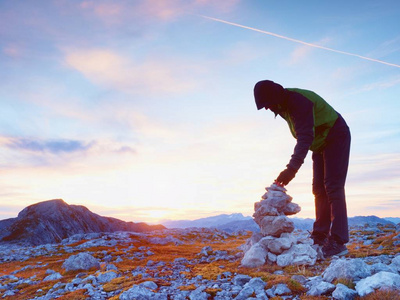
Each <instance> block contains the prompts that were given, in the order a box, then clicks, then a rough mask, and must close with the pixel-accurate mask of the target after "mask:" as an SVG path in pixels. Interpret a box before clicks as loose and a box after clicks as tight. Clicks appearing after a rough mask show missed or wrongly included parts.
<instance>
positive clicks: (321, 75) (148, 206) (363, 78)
mask: <svg viewBox="0 0 400 300" xmlns="http://www.w3.org/2000/svg"><path fill="white" fill-rule="evenodd" d="M343 7H346V9H343ZM399 11H400V3H399V2H398V1H385V2H382V3H381V2H376V1H352V2H351V3H349V2H348V1H347V2H344V1H335V2H329V3H325V2H321V3H313V4H304V3H295V1H292V2H287V3H280V2H272V3H271V2H270V1H267V2H264V1H253V2H248V1H240V0H227V1H208V0H206V1H194V0H193V1H183V0H168V1H156V0H154V1H153V0H140V1H111V0H110V1H108V0H104V1H90V0H89V1H44V2H40V3H34V2H16V1H12V0H5V1H1V3H0V63H1V68H0V78H1V80H0V85H1V87H0V111H1V118H0V219H6V218H11V217H16V216H17V214H18V212H19V211H21V210H22V209H23V208H24V207H26V206H28V205H31V204H34V203H36V202H40V201H45V200H49V199H56V198H61V199H63V200H64V201H65V202H67V203H68V204H76V205H84V206H86V207H88V208H89V209H90V210H92V211H93V212H95V213H97V214H100V215H105V216H110V217H116V218H120V219H123V220H125V221H134V222H140V221H144V222H152V223H154V222H161V221H162V220H165V219H175V220H178V219H196V218H202V217H207V216H212V215H216V214H222V213H227V214H230V213H242V214H243V215H245V216H248V215H252V213H253V210H254V207H253V204H254V202H256V201H259V199H260V197H261V195H262V194H263V193H264V187H265V186H269V185H270V184H271V183H272V182H273V180H274V179H275V178H276V177H277V176H278V174H279V172H281V171H282V170H283V169H284V168H285V166H286V164H287V163H288V162H289V159H290V156H291V154H292V151H293V147H294V145H295V140H294V139H293V138H292V137H291V134H290V132H289V130H288V128H287V125H286V123H285V122H284V121H283V120H282V119H281V118H279V117H278V118H276V119H275V118H274V115H273V114H272V113H271V112H270V111H265V110H262V111H257V109H256V106H255V103H254V98H253V87H254V84H255V83H256V82H257V81H259V80H263V79H270V80H274V81H276V82H278V83H280V84H282V85H283V86H285V87H298V88H304V89H310V90H313V91H315V92H316V93H318V94H320V95H321V96H322V97H324V98H325V99H326V100H327V101H328V102H329V103H330V104H331V105H332V106H333V107H334V108H335V109H336V110H337V111H339V112H340V113H341V114H342V115H343V116H344V118H345V119H346V121H347V123H348V124H349V127H350V130H351V134H352V148H351V157H350V167H349V174H348V180H347V185H346V192H347V202H348V213H349V216H356V215H376V216H379V217H399V216H400V189H399V186H400V118H399V117H398V111H399V110H400V101H399V95H400V69H399V67H400V51H399V50H400V35H399V32H398V28H400V21H399V20H400V18H399V15H398V12H399ZM300 16H301V18H300ZM311 169H312V165H311V153H309V154H308V156H307V158H306V162H305V164H304V165H303V167H302V168H301V169H300V171H299V172H298V174H297V175H296V177H295V179H294V180H293V181H292V182H291V183H290V184H289V185H288V186H287V189H288V193H289V194H290V195H291V196H292V197H293V199H294V200H293V201H294V202H296V203H298V204H299V205H300V206H301V207H302V212H301V213H299V214H298V215H297V216H298V217H304V218H305V217H314V204H313V195H312V192H311V191H312V187H311V182H312V171H311Z"/></svg>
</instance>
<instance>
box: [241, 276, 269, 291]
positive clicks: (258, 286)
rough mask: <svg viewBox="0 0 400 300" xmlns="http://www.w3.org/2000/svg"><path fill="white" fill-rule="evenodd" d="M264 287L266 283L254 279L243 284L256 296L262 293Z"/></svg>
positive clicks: (257, 278) (256, 278)
mask: <svg viewBox="0 0 400 300" xmlns="http://www.w3.org/2000/svg"><path fill="white" fill-rule="evenodd" d="M265 285H266V283H265V282H264V281H263V280H262V279H261V278H259V277H255V278H252V279H250V281H249V282H248V283H246V284H245V287H246V286H250V287H251V288H252V289H253V290H254V293H256V295H257V294H261V293H262V292H264V288H265Z"/></svg>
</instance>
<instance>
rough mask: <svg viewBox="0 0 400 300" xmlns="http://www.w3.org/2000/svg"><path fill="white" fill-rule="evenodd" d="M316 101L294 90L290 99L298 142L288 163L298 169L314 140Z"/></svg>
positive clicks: (289, 110)
mask: <svg viewBox="0 0 400 300" xmlns="http://www.w3.org/2000/svg"><path fill="white" fill-rule="evenodd" d="M313 106H314V103H313V102H312V101H311V100H309V99H307V98H306V97H304V96H303V95H301V94H299V93H295V92H292V93H291V95H290V98H289V101H288V112H289V115H290V118H291V119H292V122H293V125H294V131H295V133H296V139H297V143H296V146H295V147H294V151H293V155H292V157H291V159H290V161H289V164H288V165H287V167H288V168H290V169H293V170H295V171H298V170H299V169H300V167H301V165H302V164H303V163H304V159H305V158H306V156H307V153H308V150H309V149H310V146H311V144H312V142H313V140H314V113H313Z"/></svg>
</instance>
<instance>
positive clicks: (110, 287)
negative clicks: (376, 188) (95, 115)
mask: <svg viewBox="0 0 400 300" xmlns="http://www.w3.org/2000/svg"><path fill="white" fill-rule="evenodd" d="M368 234H370V235H371V239H373V240H374V241H373V243H372V244H371V245H369V246H364V245H362V244H359V243H357V242H354V243H351V244H350V245H349V247H348V248H349V252H350V254H349V257H353V258H356V257H364V256H373V255H380V254H395V253H398V252H400V247H399V246H394V245H393V241H392V240H393V239H392V238H393V237H394V235H395V233H394V232H393V231H391V230H386V231H385V234H384V235H382V236H378V237H375V236H373V233H369V232H362V231H353V232H352V235H353V236H360V235H364V236H365V235H368ZM153 236H154V237H160V236H161V234H160V233H154V234H153ZM249 237H250V234H248V235H247V236H246V235H237V236H232V237H228V238H227V239H225V240H221V239H220V240H218V239H216V240H208V241H207V242H206V243H205V242H203V241H202V240H201V239H200V238H198V237H197V236H195V235H192V236H189V235H187V236H176V238H178V239H180V240H181V241H184V244H183V245H175V244H172V243H170V244H167V245H157V244H151V243H149V241H148V239H147V238H142V237H140V236H134V238H133V242H130V243H126V244H119V245H118V246H117V248H118V250H117V251H118V252H115V251H116V249H115V247H110V248H108V247H97V248H89V249H86V250H85V251H93V253H94V254H93V255H94V256H95V257H97V258H99V259H102V258H103V257H104V256H105V255H107V254H110V253H112V254H113V255H118V254H120V255H121V257H123V256H122V254H124V255H125V256H126V254H127V253H128V254H129V253H132V254H134V253H135V252H136V251H137V249H138V248H139V247H141V246H146V247H149V250H150V251H151V252H153V253H154V254H153V255H151V256H150V257H147V258H144V259H123V260H122V261H121V262H118V263H114V264H115V266H116V267H117V268H118V270H119V273H120V274H123V275H124V276H122V277H118V278H115V279H113V280H111V281H110V282H108V283H105V284H104V285H103V289H104V291H106V292H110V291H116V290H121V291H124V290H127V289H129V288H130V287H132V285H133V284H138V283H141V282H143V281H145V280H144V279H142V278H141V276H133V275H132V270H134V269H135V268H136V267H138V266H143V267H144V266H146V264H147V263H148V261H149V260H150V259H151V260H152V261H154V262H158V261H163V262H164V263H166V265H167V266H169V265H170V264H172V263H173V261H174V260H175V259H176V258H182V257H183V258H186V259H188V260H192V259H195V258H196V257H198V255H199V253H200V251H201V249H202V248H203V247H205V246H211V247H212V249H213V250H224V251H228V253H229V254H233V255H235V254H237V253H238V252H241V251H240V250H238V249H237V247H238V246H240V245H242V244H244V243H245V241H246V240H247V239H248V238H249ZM82 243H83V241H79V242H76V243H75V244H71V245H72V246H78V245H80V244H82ZM379 245H381V246H382V247H380V250H378V249H377V248H378V246H379ZM59 249H60V250H59V253H56V255H53V256H50V257H44V256H39V257H34V258H31V259H28V260H26V261H24V262H6V263H2V264H0V276H4V275H10V274H11V273H12V272H13V271H15V270H20V269H21V268H23V267H25V266H29V265H38V262H41V264H43V265H44V264H47V266H46V267H44V268H27V269H26V270H23V271H20V272H18V274H17V276H18V277H19V278H30V277H32V276H34V275H35V276H36V280H37V282H39V283H38V284H35V285H30V284H21V285H20V286H18V290H19V292H18V293H17V294H16V295H14V296H10V297H5V298H4V299H13V300H14V299H30V298H34V297H38V296H43V295H45V294H46V293H47V291H48V290H49V289H50V288H51V287H52V286H53V285H54V284H56V283H57V282H58V281H60V282H65V283H67V282H70V281H71V280H73V279H74V278H75V277H76V275H77V274H79V273H80V272H79V271H74V272H65V270H64V269H63V268H62V267H61V266H62V264H63V262H64V261H65V259H67V258H68V257H69V256H71V255H72V254H76V253H77V252H75V253H65V252H64V251H63V250H62V247H60V248H59ZM128 256H129V255H128ZM328 264H329V261H324V262H319V263H317V264H316V265H314V266H311V267H305V266H288V267H285V268H280V267H278V266H276V265H265V266H263V267H260V268H257V269H250V268H242V267H240V259H238V260H236V261H234V262H232V261H217V262H211V263H199V264H197V265H195V266H192V265H190V266H189V267H190V272H185V275H186V276H187V277H195V276H197V275H202V276H203V278H205V279H212V280H215V279H216V278H217V277H218V275H221V274H222V273H224V272H227V271H229V272H232V273H240V274H247V275H250V276H252V277H260V278H262V279H263V280H264V281H266V283H267V286H266V289H268V288H270V287H272V286H273V285H275V284H278V283H286V284H287V285H288V286H289V288H290V289H291V290H292V292H293V295H298V296H299V297H300V299H303V300H311V299H313V300H317V299H328V298H327V297H312V296H306V295H305V292H306V290H305V288H304V287H303V286H302V285H301V284H299V283H298V282H296V281H294V280H292V279H291V276H292V275H295V274H296V275H304V276H307V277H310V276H315V275H320V274H321V273H322V271H323V270H324V269H325V268H326V267H327V266H328ZM221 265H223V266H224V267H223V268H221ZM47 269H52V270H54V271H56V272H59V273H60V274H61V275H62V276H63V278H61V279H60V280H55V281H45V282H44V281H42V280H43V278H45V277H46V276H47V275H46V274H45V272H46V270H47ZM277 270H283V271H284V274H285V275H283V276H282V275H279V276H278V275H274V274H273V273H274V272H275V271H277ZM97 271H98V270H89V271H85V274H86V275H85V276H88V275H91V274H95V273H96V272H97ZM100 271H101V272H105V271H106V270H105V265H104V264H103V265H102V266H101V269H100ZM164 272H168V271H165V268H164ZM150 275H152V274H150ZM153 275H154V274H153ZM146 280H149V279H146ZM152 280H153V281H154V282H155V283H157V285H158V286H168V285H170V284H171V283H170V282H167V281H164V280H160V279H157V278H154V279H152ZM342 283H343V284H346V285H351V284H352V283H351V282H345V281H343V280H342ZM195 288H196V287H195V286H181V287H180V289H181V290H194V289H195ZM353 288H354V287H353ZM218 291H219V290H218V289H212V288H208V289H207V290H206V292H207V293H209V294H210V295H211V296H212V297H213V295H215V294H216V293H217V292H218ZM4 292H6V291H5V290H4V289H0V297H2V296H3V294H4ZM85 292H86V290H77V291H74V292H70V293H67V294H64V295H62V296H61V297H60V298H58V299H85V298H87V296H86V295H84V293H85ZM396 297H397V298H396ZM111 299H118V295H116V296H115V297H112V298H111ZM211 299H212V298H211ZM272 299H279V297H275V298H272ZM360 299H365V300H374V299H380V300H386V299H400V297H399V293H398V292H393V291H376V292H375V293H372V294H370V295H368V296H366V297H363V298H360Z"/></svg>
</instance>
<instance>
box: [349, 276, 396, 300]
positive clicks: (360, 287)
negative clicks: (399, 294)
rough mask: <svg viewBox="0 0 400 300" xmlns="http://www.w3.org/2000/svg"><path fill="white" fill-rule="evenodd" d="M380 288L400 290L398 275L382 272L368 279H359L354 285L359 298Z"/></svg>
mask: <svg viewBox="0 0 400 300" xmlns="http://www.w3.org/2000/svg"><path fill="white" fill-rule="evenodd" d="M380 288H389V289H397V290H400V275H399V274H394V273H390V272H385V271H382V272H379V273H376V274H375V275H372V276H370V277H367V278H364V279H361V280H360V281H359V282H357V284H356V290H357V292H358V294H359V295H360V296H361V297H363V296H365V295H368V294H370V293H372V292H373V291H374V290H375V289H380Z"/></svg>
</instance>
